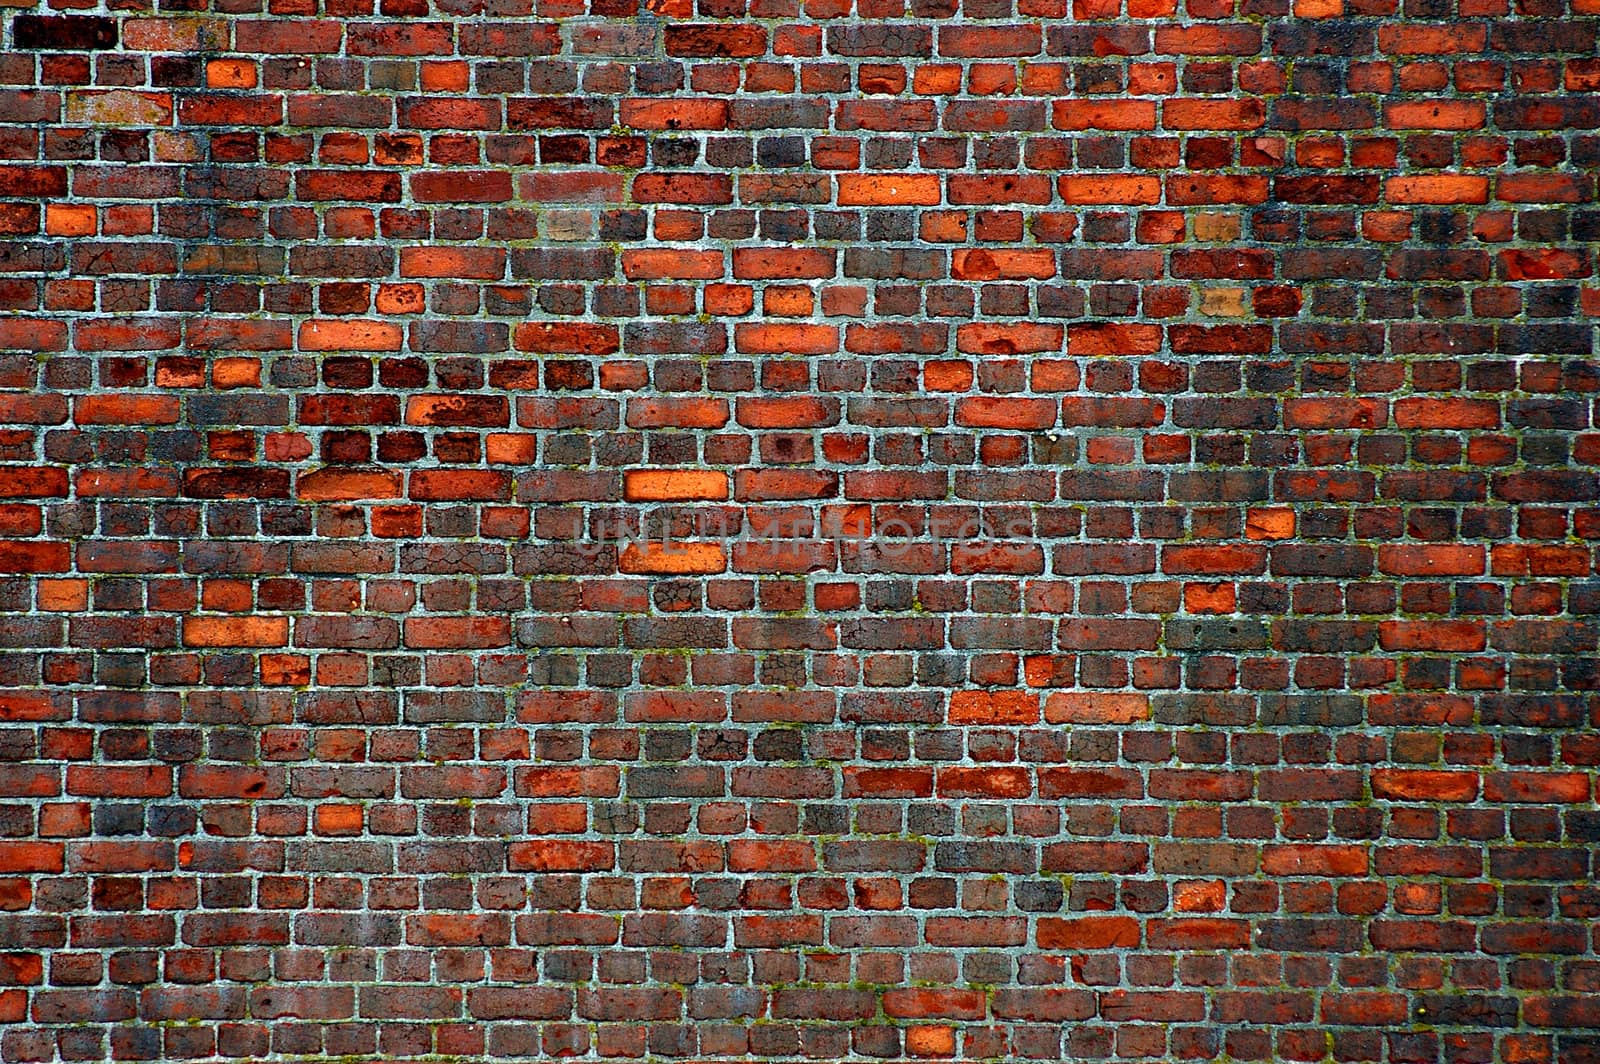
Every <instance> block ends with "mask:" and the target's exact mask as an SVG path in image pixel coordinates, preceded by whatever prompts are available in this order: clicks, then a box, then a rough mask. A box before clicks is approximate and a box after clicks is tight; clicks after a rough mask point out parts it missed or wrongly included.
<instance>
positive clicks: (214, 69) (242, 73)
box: [206, 59, 256, 89]
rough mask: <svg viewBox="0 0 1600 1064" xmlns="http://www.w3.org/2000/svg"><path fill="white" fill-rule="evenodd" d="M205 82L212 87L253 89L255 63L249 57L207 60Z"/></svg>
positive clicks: (254, 84) (254, 85)
mask: <svg viewBox="0 0 1600 1064" xmlns="http://www.w3.org/2000/svg"><path fill="white" fill-rule="evenodd" d="M206 84H207V85H209V86H211V87H212V88H213V89H253V88H255V87H256V64H255V62H254V61H253V60H249V59H212V60H208V61H207V62H206Z"/></svg>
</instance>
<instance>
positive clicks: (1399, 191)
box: [1383, 174, 1489, 203]
mask: <svg viewBox="0 0 1600 1064" xmlns="http://www.w3.org/2000/svg"><path fill="white" fill-rule="evenodd" d="M1383 191H1384V195H1385V196H1387V197H1388V198H1389V202H1391V203H1487V202H1489V179H1488V178H1487V177H1475V176H1473V175H1471V174H1430V175H1428V176H1426V177H1391V178H1388V179H1387V180H1386V181H1384V183H1383Z"/></svg>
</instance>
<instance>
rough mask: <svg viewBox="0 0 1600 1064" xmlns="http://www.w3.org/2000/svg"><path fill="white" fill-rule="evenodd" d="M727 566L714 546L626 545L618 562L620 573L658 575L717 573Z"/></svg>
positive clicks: (722, 553) (713, 544) (695, 544)
mask: <svg viewBox="0 0 1600 1064" xmlns="http://www.w3.org/2000/svg"><path fill="white" fill-rule="evenodd" d="M727 567H728V556H727V553H726V552H725V551H724V550H723V549H722V547H721V546H720V545H719V544H716V543H646V544H634V543H630V544H629V545H628V546H627V548H626V549H625V550H623V552H622V557H621V558H620V559H619V560H618V568H619V569H620V570H621V571H622V572H624V573H641V574H654V575H658V576H690V575H694V574H710V573H720V572H722V571H724V570H725V569H727Z"/></svg>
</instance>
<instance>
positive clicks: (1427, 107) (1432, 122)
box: [1383, 100, 1485, 129]
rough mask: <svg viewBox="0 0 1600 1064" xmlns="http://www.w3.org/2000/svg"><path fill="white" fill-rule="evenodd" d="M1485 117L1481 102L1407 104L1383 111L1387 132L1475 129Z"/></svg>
mask: <svg viewBox="0 0 1600 1064" xmlns="http://www.w3.org/2000/svg"><path fill="white" fill-rule="evenodd" d="M1484 115H1485V108H1484V104H1483V101H1482V100H1407V101H1404V102H1402V103H1391V104H1389V105H1388V106H1387V107H1385V108H1384V109H1383V120H1384V124H1385V125H1387V126H1388V127H1389V128H1390V129H1477V128H1479V127H1480V126H1482V125H1483V120H1484Z"/></svg>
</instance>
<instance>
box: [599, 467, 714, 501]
mask: <svg viewBox="0 0 1600 1064" xmlns="http://www.w3.org/2000/svg"><path fill="white" fill-rule="evenodd" d="M622 484H623V487H622V494H623V497H624V498H626V499H628V500H630V501H633V502H687V501H691V500H696V499H726V498H727V497H728V474H726V473H721V472H717V471H715V470H691V469H630V470H628V471H627V472H626V473H624V474H623V476H622Z"/></svg>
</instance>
